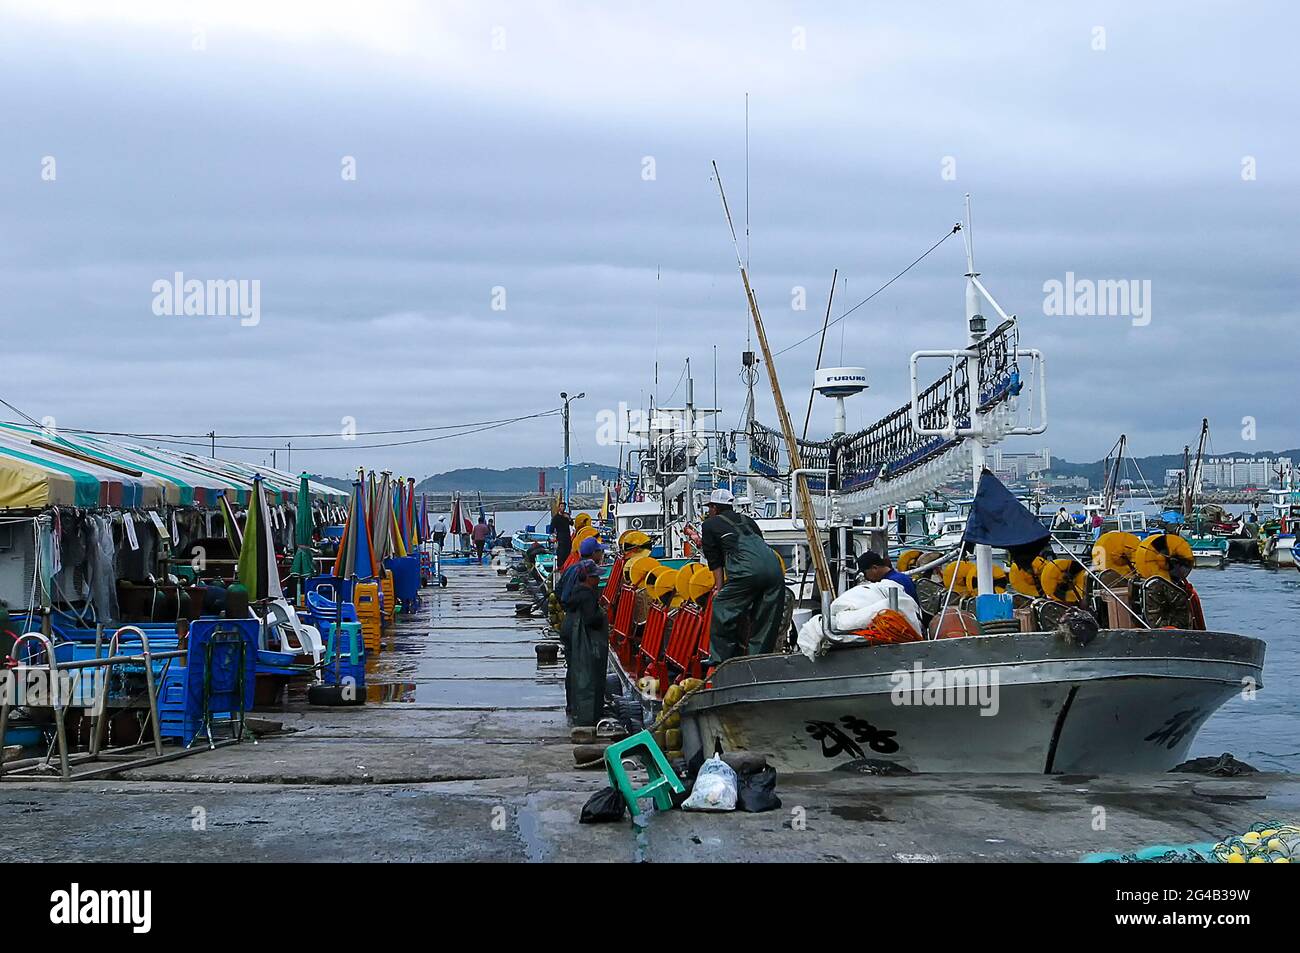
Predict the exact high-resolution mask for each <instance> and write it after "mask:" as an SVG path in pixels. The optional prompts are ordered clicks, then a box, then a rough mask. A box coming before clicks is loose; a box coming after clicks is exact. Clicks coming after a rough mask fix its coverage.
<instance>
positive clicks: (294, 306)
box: [0, 3, 1300, 475]
mask: <svg viewBox="0 0 1300 953" xmlns="http://www.w3.org/2000/svg"><path fill="white" fill-rule="evenodd" d="M263 8H266V9H263ZM73 13H76V14H77V15H75V16H74V15H73ZM1295 21H1296V17H1295V14H1294V13H1293V12H1291V11H1290V9H1289V8H1288V7H1286V6H1285V5H1280V4H1278V5H1268V4H1265V5H1262V6H1258V7H1254V8H1251V10H1250V11H1249V12H1248V11H1226V10H1219V11H1213V10H1200V9H1188V8H1187V7H1186V6H1185V5H1175V4H1159V5H1143V7H1142V8H1141V10H1132V9H1129V8H1128V7H1127V6H1125V5H1121V4H1099V5H1094V6H1093V7H1091V8H1089V9H1088V10H1086V11H1083V10H1079V11H1057V10H1049V9H1046V8H1043V7H1042V6H1041V5H1034V4H1023V5H1001V4H999V5H997V6H996V7H994V6H990V7H989V8H987V9H982V10H978V11H976V9H975V8H972V7H971V6H970V5H958V4H952V5H937V6H936V5H928V4H927V5H924V7H923V8H922V7H919V6H918V7H915V8H907V9H903V10H899V9H895V8H894V7H892V6H889V5H863V4H819V5H814V6H809V7H806V8H800V7H794V8H790V7H787V6H785V5H761V4H760V5H744V6H740V5H731V6H729V5H722V6H714V5H709V6H708V7H707V8H701V7H700V6H698V5H687V4H657V5H655V6H654V8H653V10H652V11H650V10H642V11H637V10H633V9H630V8H629V9H623V8H621V7H610V6H608V5H599V4H580V3H575V4H567V5H560V6H556V7H548V8H546V9H545V10H538V11H531V10H524V9H520V8H518V7H516V6H512V5H500V4H467V5H460V4H438V5H434V6H430V7H427V8H426V7H421V6H420V5H406V4H391V5H389V4H368V5H366V6H365V7H364V8H359V7H356V6H355V5H354V4H337V5H336V4H328V3H326V4H312V5H310V6H303V7H295V6H294V5H292V4H285V5H279V4H277V5H266V4H261V5H258V4H244V3H227V4H195V5H188V6H187V5H174V4H141V5H139V6H138V7H136V8H135V12H133V13H132V14H131V15H130V16H129V17H127V16H114V15H110V14H107V13H103V12H100V7H99V6H98V5H94V4H76V3H55V4H48V5H47V4H41V5H37V4H15V5H13V6H11V7H10V8H8V9H7V11H6V12H4V13H0V115H3V116H4V117H5V129H4V138H3V140H0V313H3V315H4V318H5V320H6V325H7V327H9V328H10V329H11V333H10V341H9V351H10V353H9V357H10V360H9V362H8V370H9V373H8V375H7V381H6V385H7V386H6V387H5V388H4V393H3V396H5V397H6V399H9V400H11V401H12V402H14V403H15V404H17V405H18V406H20V407H22V408H24V409H25V410H27V411H28V412H29V413H32V414H34V415H36V416H38V417H39V416H42V415H44V414H52V415H54V416H55V417H56V418H57V419H58V420H59V421H60V422H62V423H64V425H66V426H82V427H93V428H102V429H114V430H116V429H128V430H149V431H168V432H204V431H207V430H209V429H212V428H216V429H218V430H219V431H222V432H225V433H288V432H300V431H317V430H319V431H328V430H331V429H332V428H335V427H338V426H339V422H340V420H341V418H343V417H345V416H352V417H355V418H356V420H357V426H358V427H359V428H360V429H361V430H363V431H365V430H369V429H387V428H397V427H412V426H422V425H435V424H442V423H455V422H458V421H476V420H486V419H496V418H501V417H507V416H511V415H514V414H522V413H529V412H534V411H538V410H542V409H545V408H549V407H553V406H555V405H556V403H557V402H558V401H557V397H556V394H557V392H558V391H559V390H562V389H569V390H575V389H585V390H586V391H587V394H588V397H587V399H586V400H585V401H584V402H582V403H581V404H578V405H575V414H576V416H575V424H576V426H577V427H578V433H577V443H576V447H577V450H578V451H580V452H581V454H582V455H583V456H586V457H590V458H597V459H603V460H606V461H609V462H613V461H614V459H615V457H616V450H615V449H613V448H602V447H598V446H597V445H596V437H595V433H596V424H595V415H596V412H597V411H598V410H599V409H602V408H612V407H616V406H617V405H618V403H619V401H620V400H623V401H627V402H628V403H630V404H633V405H635V404H637V403H639V402H640V401H642V400H643V399H644V395H646V394H648V393H649V392H650V391H651V390H652V388H653V368H654V362H655V360H656V357H657V358H658V361H659V365H660V389H661V396H662V397H663V398H664V399H665V400H666V399H667V398H668V393H669V391H670V390H671V389H672V387H673V385H674V383H675V382H676V381H677V380H678V377H679V374H680V371H681V367H682V362H683V361H684V360H685V359H686V358H687V357H690V358H692V359H693V367H694V369H695V373H696V378H697V394H699V395H700V397H701V399H703V398H704V397H705V396H707V397H708V399H711V395H712V389H713V372H712V361H713V348H714V346H715V345H716V346H717V356H718V368H719V370H718V378H717V385H718V391H719V400H720V403H721V404H722V406H723V407H724V408H726V409H727V410H726V413H725V414H724V417H723V419H724V420H725V421H727V422H728V423H734V422H735V420H736V419H737V418H738V416H739V413H740V410H741V396H742V391H741V388H740V386H739V382H738V379H737V373H736V369H737V362H738V357H739V353H740V351H741V350H742V349H743V348H744V346H745V345H744V342H745V333H746V328H747V317H746V314H745V310H744V300H743V296H742V293H741V290H740V282H739V277H738V275H737V274H736V272H735V267H734V257H733V255H732V250H731V247H730V239H729V236H728V235H727V233H726V229H725V225H724V223H723V220H722V216H721V208H720V205H719V202H718V198H717V192H716V187H715V185H714V184H713V182H712V181H711V180H710V168H709V161H710V160H711V159H715V158H716V159H718V160H719V163H720V165H721V167H722V170H723V176H724V182H725V183H726V185H727V188H728V192H729V197H730V199H731V203H732V207H733V210H734V211H736V212H737V215H738V218H739V217H743V212H742V210H743V205H744V183H745V166H744V128H743V97H744V93H745V92H746V91H748V92H750V94H751V123H752V133H751V147H750V148H751V164H750V177H749V178H750V182H749V186H750V204H751V225H752V229H751V233H752V243H751V251H752V263H753V278H754V284H755V287H756V289H757V290H758V292H759V297H760V302H761V304H762V306H763V308H764V313H765V317H766V319H767V322H768V330H769V336H770V337H771V339H772V342H773V344H774V346H776V347H777V348H781V347H784V346H786V345H788V344H790V343H792V342H794V341H796V340H798V339H799V338H801V337H803V336H804V335H806V334H808V333H809V332H811V331H813V330H815V329H816V328H817V327H818V326H819V323H820V319H821V315H822V311H823V309H824V305H825V294H826V286H827V284H828V282H829V279H830V274H831V270H832V269H833V268H836V267H838V268H839V269H840V273H841V275H842V276H844V277H845V278H846V279H847V289H846V288H844V287H841V288H840V289H839V290H838V291H837V300H838V302H839V305H840V306H839V307H837V308H836V311H837V312H838V311H839V310H840V309H841V307H843V306H845V305H847V304H848V303H851V302H856V301H858V300H860V299H861V298H862V297H864V296H865V295H866V294H868V293H869V292H870V291H872V290H874V289H875V288H876V287H877V286H878V285H879V284H881V283H883V282H884V281H885V280H887V279H888V278H889V277H890V276H891V275H893V274H894V273H895V272H896V271H897V270H898V269H900V268H901V267H902V266H903V265H905V264H906V263H907V262H908V261H910V260H911V259H912V258H913V257H915V255H917V254H918V253H919V252H920V251H921V250H923V249H924V248H925V247H927V246H928V245H929V244H930V243H932V242H933V241H934V240H935V239H936V238H938V237H939V235H941V234H942V233H943V232H944V231H945V230H946V229H947V228H949V227H951V224H952V223H953V222H954V221H956V220H957V218H958V217H959V216H960V214H961V199H962V194H963V193H964V192H966V191H970V192H972V193H974V196H975V225H976V228H975V238H976V253H977V263H978V266H979V268H980V271H981V272H982V273H983V275H984V276H985V281H986V283H987V284H988V285H989V287H990V289H991V290H993V292H994V293H995V294H996V295H997V296H998V298H999V300H1000V301H1001V302H1002V304H1003V305H1004V307H1006V308H1008V309H1009V310H1011V311H1014V312H1017V313H1018V314H1019V315H1020V316H1021V317H1022V339H1023V340H1024V342H1025V343H1026V344H1029V345H1031V346H1036V347H1039V348H1042V349H1043V350H1044V351H1046V352H1047V354H1048V358H1049V362H1050V363H1049V368H1050V388H1051V405H1052V424H1051V428H1050V430H1049V433H1048V435H1047V436H1046V437H1045V438H1044V441H1045V442H1046V443H1048V444H1049V445H1050V446H1051V447H1053V449H1054V450H1056V451H1057V452H1058V453H1061V454H1062V455H1065V456H1069V457H1072V458H1076V459H1078V458H1088V457H1096V456H1099V455H1101V454H1102V453H1103V452H1104V451H1105V450H1106V449H1107V447H1109V445H1110V444H1111V442H1112V441H1113V440H1114V438H1115V436H1117V435H1118V433H1119V432H1120V431H1121V430H1125V431H1127V432H1128V433H1129V434H1130V438H1131V440H1132V445H1133V447H1134V449H1135V450H1136V451H1137V452H1139V453H1143V452H1161V451H1166V450H1172V449H1174V448H1175V447H1176V446H1181V444H1182V443H1183V442H1185V441H1186V440H1188V439H1190V438H1191V437H1192V436H1194V435H1195V432H1196V429H1197V427H1198V425H1199V419H1200V417H1201V416H1203V415H1208V416H1209V417H1210V418H1211V422H1212V425H1213V426H1214V428H1215V435H1216V445H1217V446H1218V448H1219V449H1223V450H1227V449H1238V448H1239V447H1244V448H1245V449H1251V447H1249V446H1246V445H1243V444H1242V442H1241V441H1240V440H1239V439H1236V438H1237V436H1238V433H1237V431H1238V429H1239V427H1240V419H1241V418H1242V417H1243V416H1246V415H1250V416H1254V417H1256V418H1258V427H1259V440H1258V447H1259V448H1260V449H1265V448H1281V447H1284V446H1294V445H1296V444H1298V443H1300V429H1298V428H1297V427H1296V425H1295V423H1294V415H1293V414H1291V413H1290V412H1289V402H1287V401H1286V400H1279V399H1278V397H1277V394H1278V393H1279V392H1283V393H1286V392H1289V390H1290V389H1291V378H1292V376H1293V375H1294V364H1295V361H1294V353H1295V350H1296V344H1297V341H1296V330H1295V329H1296V316H1297V304H1296V300H1297V295H1296V291H1297V287H1296V285H1297V282H1296V269H1295V241H1294V238H1293V237H1292V236H1291V229H1290V226H1291V224H1292V223H1293V222H1294V221H1295V219H1296V213H1297V210H1298V209H1297V205H1298V203H1297V189H1296V185H1297V172H1296V163H1295V161H1294V156H1295V149H1296V145H1297V143H1296V128H1295V124H1294V121H1293V119H1292V117H1293V116H1294V115H1295V113H1296V103H1295V101H1294V100H1295V84H1294V82H1293V80H1292V78H1291V76H1290V73H1289V69H1290V62H1291V59H1292V56H1291V53H1290V52H1289V50H1288V49H1286V48H1285V44H1286V43H1287V42H1288V37H1290V36H1291V35H1293V33H1294V29H1293V27H1294V26H1295ZM196 26H199V27H200V28H202V29H204V30H205V31H206V32H205V33H204V42H205V45H206V49H204V50H203V51H201V52H200V51H195V50H194V49H192V43H193V38H194V33H193V31H194V29H195V27H196ZM1097 26H1103V27H1104V28H1105V30H1106V46H1107V48H1106V50H1105V51H1104V52H1098V51H1094V50H1093V49H1092V48H1091V43H1092V37H1093V34H1092V31H1093V29H1094V27H1097ZM496 27H501V28H504V30H505V33H504V34H503V36H504V39H505V44H506V48H505V49H504V50H502V51H493V49H492V46H491V44H492V39H493V33H492V31H493V29H494V28H496ZM799 28H802V29H804V30H805V34H804V35H805V36H806V39H807V50H806V51H802V52H801V51H797V50H794V49H792V45H791V40H792V36H793V35H794V34H793V31H794V30H796V29H799ZM46 155H51V156H54V157H55V159H56V160H57V162H58V179H57V181H56V182H53V183H51V182H43V181H41V178H40V163H41V160H42V157H43V156H46ZM344 156H355V157H356V161H357V169H358V177H357V180H356V181H355V182H345V181H343V180H342V179H341V177H340V175H339V170H340V162H341V160H342V157H344ZM644 156H653V157H654V159H655V163H656V172H657V176H656V178H655V180H654V181H643V179H642V177H641V167H642V166H641V163H642V158H643V157H644ZM946 156H951V157H953V158H954V159H955V161H956V169H957V178H956V180H955V181H945V180H944V179H942V178H941V176H940V169H941V165H940V164H941V162H942V161H943V159H944V157H946ZM1243 156H1254V157H1255V159H1256V161H1257V163H1258V180H1257V181H1251V182H1246V181H1243V180H1242V178H1241V175H1240V168H1241V161H1242V158H1243ZM964 270H965V268H964V260H963V258H962V255H961V250H960V242H959V241H958V240H956V239H954V240H951V241H949V242H948V243H946V244H945V245H944V246H943V247H942V248H941V249H940V250H939V251H937V252H936V253H935V254H934V255H932V256H931V257H930V258H929V259H927V260H926V261H925V262H923V263H922V264H921V265H919V266H918V267H917V268H916V269H915V270H914V271H913V272H912V273H911V274H909V275H908V276H907V277H906V278H904V279H903V280H901V281H900V282H898V283H897V284H896V285H894V286H893V287H892V288H890V289H889V290H888V291H887V292H885V293H884V294H882V295H881V296H880V297H878V298H877V299H876V300H875V301H873V302H872V303H871V304H869V305H867V306H866V307H864V308H863V309H861V310H859V311H858V312H856V313H855V314H854V315H853V316H851V317H850V318H849V319H848V320H847V321H846V322H845V325H844V329H843V341H844V344H843V356H844V360H845V361H846V362H848V363H862V364H864V365H866V366H867V367H868V368H869V371H870V374H871V377H872V381H873V387H872V389H871V390H870V391H869V392H868V393H867V394H866V395H864V396H862V397H861V398H858V399H856V400H855V401H854V402H853V404H852V409H851V414H850V423H851V424H854V425H857V424H864V423H866V422H868V421H869V420H871V419H874V418H875V417H876V416H877V415H879V414H881V413H883V412H885V411H887V410H889V409H892V408H893V407H894V406H896V405H898V404H900V403H901V402H902V401H903V400H904V399H905V388H906V386H907V385H906V380H907V366H906V365H907V357H908V355H909V353H910V352H911V351H912V350H914V349H916V348H921V347H954V346H958V345H959V344H960V343H961V341H962V300H963V298H962V295H963V286H962V280H961V274H962V272H963V271H964ZM176 271H182V272H184V273H185V274H186V276H187V277H197V278H226V277H232V278H249V279H259V280H260V281H261V283H262V311H263V315H262V321H261V323H260V324H259V326H257V327H256V328H241V327H240V326H239V325H238V321H237V320H234V319H224V318H182V317H158V316H155V315H154V314H153V313H152V312H151V310H150V303H151V300H152V294H151V292H150V287H151V284H152V282H153V281H154V280H156V279H158V278H164V277H170V276H171V275H172V273H174V272H176ZM1067 271H1072V272H1074V273H1075V274H1076V275H1078V276H1080V277H1091V278H1132V279H1139V280H1144V279H1149V280H1150V281H1151V282H1152V287H1153V299H1154V318H1153V321H1152V323H1151V325H1150V326H1148V327H1145V328H1135V327H1133V326H1132V325H1131V323H1130V322H1129V321H1128V320H1127V319H1124V318H1065V317H1048V316H1046V315H1044V314H1043V306H1042V305H1043V282H1044V281H1047V280H1049V279H1061V278H1063V277H1064V275H1065V273H1066V272H1067ZM656 275H658V278H656ZM796 285H798V286H803V287H805V288H806V289H807V298H808V306H807V310H806V311H801V312H796V311H792V310H791V308H790V301H791V289H792V288H793V287H794V286H796ZM496 286H502V287H504V288H505V289H506V292H507V296H508V307H507V310H505V311H494V310H492V309H491V307H490V303H491V294H492V289H493V288H494V287H496ZM840 340H841V338H840V333H839V329H836V330H835V331H833V332H832V334H831V336H830V338H829V340H828V345H827V354H828V357H829V358H830V359H831V360H834V361H838V360H839V358H840ZM815 356H816V342H815V341H812V342H809V343H808V344H805V345H803V346H801V347H800V348H798V349H796V350H794V351H791V352H790V353H789V354H787V355H784V356H783V357H782V358H781V360H780V362H779V368H780V371H781V375H782V380H783V383H784V386H785V388H786V394H787V398H788V399H789V401H790V403H791V405H792V406H793V407H797V408H800V412H799V414H798V416H800V417H801V416H802V407H803V406H804V403H805V401H806V399H807V397H806V395H807V391H806V387H807V384H808V382H809V379H810V377H811V370H812V366H813V361H814V359H815ZM676 399H680V394H679V395H678V396H677V398H676ZM584 405H585V406H584ZM760 414H761V415H762V416H763V417H764V418H765V419H767V420H769V421H773V414H772V412H771V410H770V399H768V398H766V397H764V398H762V399H761V400H760ZM830 419H831V410H830V407H829V406H822V407H820V408H818V411H817V413H816V414H815V417H814V428H815V427H816V426H817V424H818V423H820V424H821V426H822V427H825V426H827V425H828V424H829V422H830ZM773 422H774V421H773ZM363 439H365V438H363ZM1035 442H1037V441H1035ZM231 453H232V455H241V456H244V457H250V458H259V457H260V456H261V454H260V453H253V452H245V453H242V454H235V453H234V452H233V451H232V452H231ZM559 455H560V442H559V425H558V422H557V421H555V420H554V419H547V420H544V421H540V422H538V421H534V422H529V423H525V424H520V425H517V426H514V427H510V428H503V429H500V430H493V431H488V432H485V433H482V434H479V435H475V436H471V437H463V438H460V439H456V440H446V441H440V442H438V443H433V444H428V445H423V446H414V447H396V448H391V449H388V450H383V451H369V452H364V453H363V452H361V451H354V452H341V451H331V452H320V453H312V454H311V455H310V456H308V455H307V454H306V453H305V452H304V453H303V454H302V456H299V454H298V453H297V452H295V463H298V462H300V461H304V460H310V461H311V464H312V465H314V466H316V467H319V468H321V469H323V470H325V471H327V472H336V473H341V472H343V471H345V470H347V469H348V468H350V467H353V466H356V465H358V464H364V465H367V466H389V467H393V468H395V469H398V470H401V471H404V472H410V473H413V474H416V475H422V474H425V473H429V472H434V471H438V470H443V469H447V468H450V467H453V466H462V465H477V464H484V465H500V466H509V465H523V464H531V463H545V462H553V461H555V460H556V459H558V457H559Z"/></svg>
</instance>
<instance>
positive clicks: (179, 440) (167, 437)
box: [0, 398, 560, 451]
mask: <svg viewBox="0 0 1300 953" xmlns="http://www.w3.org/2000/svg"><path fill="white" fill-rule="evenodd" d="M0 403H2V404H4V405H5V406H6V407H8V408H9V409H10V410H12V411H14V413H16V414H18V415H19V416H20V417H24V418H26V420H27V421H30V422H31V423H32V424H33V425H35V426H36V427H40V428H41V429H42V430H44V429H45V428H44V426H43V425H42V424H41V423H40V422H39V421H37V420H35V419H33V418H31V417H29V416H28V415H27V414H25V413H23V412H22V411H21V410H18V408H16V407H14V406H13V405H12V404H10V403H8V401H5V400H3V398H0ZM559 412H560V409H559V408H558V407H554V408H551V409H550V410H544V411H539V412H537V413H533V414H523V415H520V416H517V417H504V418H499V419H496V420H485V421H475V422H471V423H462V424H443V425H440V426H437V427H411V428H405V429H400V430H373V431H368V432H366V433H364V434H363V436H383V435H392V434H408V433H428V432H430V431H443V430H454V431H456V432H454V433H439V434H437V435H436V436H432V437H418V438H415V439H411V440H389V441H381V442H379V443H355V442H353V441H348V442H346V443H343V444H328V445H325V446H317V447H310V446H303V447H294V448H293V449H294V450H295V451H310V450H336V451H337V450H377V449H382V448H384V447H404V446H411V445H414V444H423V443H434V442H437V441H440V440H450V439H452V438H453V437H463V436H467V435H468V434H472V433H482V432H483V431H485V430H496V429H497V428H499V427H505V426H508V425H510V424H514V423H519V422H520V421H524V420H536V419H538V418H542V417H553V416H555V415H557V414H558V413H559ZM6 423H17V421H6ZM58 430H59V432H61V433H69V434H82V435H86V436H105V437H128V438H133V439H137V440H152V441H155V442H158V443H167V444H176V445H179V446H193V447H202V448H210V447H214V446H216V447H221V448H222V449H226V450H283V449H284V447H283V446H280V445H273V446H265V445H249V444H232V443H219V442H218V443H214V441H216V440H218V439H222V440H255V439H262V440H275V439H307V438H321V437H335V438H338V437H339V436H340V434H339V432H338V431H332V432H330V433H323V434H213V435H209V434H206V433H205V434H160V433H133V432H128V431H114V430H83V429H77V428H74V427H59V428H58Z"/></svg>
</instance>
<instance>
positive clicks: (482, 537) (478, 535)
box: [471, 513, 491, 566]
mask: <svg viewBox="0 0 1300 953" xmlns="http://www.w3.org/2000/svg"><path fill="white" fill-rule="evenodd" d="M490 532H491V530H490V529H489V528H488V524H487V520H485V519H484V518H483V515H482V514H481V513H480V514H479V518H478V522H477V523H475V524H474V531H473V533H472V534H471V535H473V537H474V555H476V556H477V557H478V562H479V565H480V566H481V565H483V547H484V545H486V544H487V538H488V533H490Z"/></svg>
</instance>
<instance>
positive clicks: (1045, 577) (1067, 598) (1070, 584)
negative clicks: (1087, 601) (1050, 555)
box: [1040, 559, 1088, 605]
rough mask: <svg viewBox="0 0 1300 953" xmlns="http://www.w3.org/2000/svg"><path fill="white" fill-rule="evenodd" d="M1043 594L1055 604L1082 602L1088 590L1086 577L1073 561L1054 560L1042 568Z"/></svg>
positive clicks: (1079, 566) (1080, 567) (1081, 568)
mask: <svg viewBox="0 0 1300 953" xmlns="http://www.w3.org/2000/svg"><path fill="white" fill-rule="evenodd" d="M1040 578H1041V581H1042V584H1043V593H1044V595H1046V596H1047V598H1049V599H1052V600H1054V601H1056V602H1064V603H1068V604H1071V605H1072V604H1074V603H1076V602H1082V601H1083V599H1084V596H1085V595H1086V594H1087V590H1088V576H1087V573H1085V572H1084V570H1083V567H1082V566H1081V565H1079V564H1078V563H1077V562H1075V561H1074V560H1073V559H1055V560H1053V561H1052V562H1049V563H1048V564H1047V565H1046V566H1044V567H1043V572H1042V576H1041V577H1040Z"/></svg>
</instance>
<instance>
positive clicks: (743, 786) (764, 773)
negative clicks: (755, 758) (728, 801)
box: [736, 764, 781, 814]
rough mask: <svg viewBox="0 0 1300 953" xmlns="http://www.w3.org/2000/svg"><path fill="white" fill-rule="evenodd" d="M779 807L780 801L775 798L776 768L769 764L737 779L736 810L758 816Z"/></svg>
mask: <svg viewBox="0 0 1300 953" xmlns="http://www.w3.org/2000/svg"><path fill="white" fill-rule="evenodd" d="M780 806H781V799H780V798H779V797H777V796H776V768H774V767H772V766H771V765H770V764H769V765H765V766H764V767H763V768H761V769H760V770H758V771H754V772H753V773H751V774H742V775H740V776H739V777H738V778H737V787H736V810H738V811H748V812H749V813H750V814H759V813H762V812H763V811H775V810H776V809H777V808H779V807H780Z"/></svg>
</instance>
